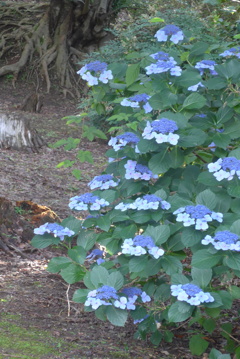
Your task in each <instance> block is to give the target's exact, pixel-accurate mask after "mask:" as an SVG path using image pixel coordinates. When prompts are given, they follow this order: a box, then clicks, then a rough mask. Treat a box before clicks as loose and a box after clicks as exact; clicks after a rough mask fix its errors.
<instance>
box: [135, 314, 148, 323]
mask: <svg viewBox="0 0 240 359" xmlns="http://www.w3.org/2000/svg"><path fill="white" fill-rule="evenodd" d="M147 318H149V315H145V317H144V318H141V319H134V321H133V324H139V323H142V322H143V321H144V320H145V319H147Z"/></svg>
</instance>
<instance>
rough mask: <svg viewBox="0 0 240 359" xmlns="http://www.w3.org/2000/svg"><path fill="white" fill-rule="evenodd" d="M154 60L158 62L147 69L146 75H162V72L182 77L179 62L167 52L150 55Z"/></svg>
mask: <svg viewBox="0 0 240 359" xmlns="http://www.w3.org/2000/svg"><path fill="white" fill-rule="evenodd" d="M150 56H151V57H152V58H153V59H155V60H157V62H156V63H155V64H151V65H149V66H147V67H145V69H146V74H147V75H151V74H160V73H162V72H167V71H170V74H171V75H172V76H181V73H182V69H181V67H180V66H176V65H177V62H176V61H175V60H174V58H173V57H171V56H169V55H168V54H167V53H166V52H162V51H160V52H157V53H155V54H152V55H150Z"/></svg>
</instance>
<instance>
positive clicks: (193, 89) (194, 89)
mask: <svg viewBox="0 0 240 359" xmlns="http://www.w3.org/2000/svg"><path fill="white" fill-rule="evenodd" d="M199 87H205V86H204V85H203V84H202V83H201V82H198V83H197V84H196V85H193V86H189V87H188V91H193V92H195V91H197V90H198V89H199Z"/></svg>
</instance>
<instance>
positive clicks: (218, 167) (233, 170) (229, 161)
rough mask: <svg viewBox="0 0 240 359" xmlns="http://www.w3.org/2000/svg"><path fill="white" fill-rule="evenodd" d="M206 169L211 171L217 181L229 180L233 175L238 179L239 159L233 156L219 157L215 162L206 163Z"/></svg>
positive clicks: (239, 175) (239, 176) (239, 173)
mask: <svg viewBox="0 0 240 359" xmlns="http://www.w3.org/2000/svg"><path fill="white" fill-rule="evenodd" d="M208 171H209V172H213V175H214V177H215V178H216V180H217V181H222V180H223V179H227V180H228V181H231V180H232V179H233V177H234V175H236V176H237V177H238V178H239V179H240V160H238V159H237V158H235V157H225V158H223V159H222V158H219V159H218V160H217V161H216V162H212V163H209V164H208Z"/></svg>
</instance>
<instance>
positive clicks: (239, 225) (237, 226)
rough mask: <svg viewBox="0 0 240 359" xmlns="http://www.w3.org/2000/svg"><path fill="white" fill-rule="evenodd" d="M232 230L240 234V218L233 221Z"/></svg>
mask: <svg viewBox="0 0 240 359" xmlns="http://www.w3.org/2000/svg"><path fill="white" fill-rule="evenodd" d="M230 231H231V232H233V233H236V234H237V235H239V236H240V219H238V220H237V221H235V222H233V224H232V225H231V227H230Z"/></svg>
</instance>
